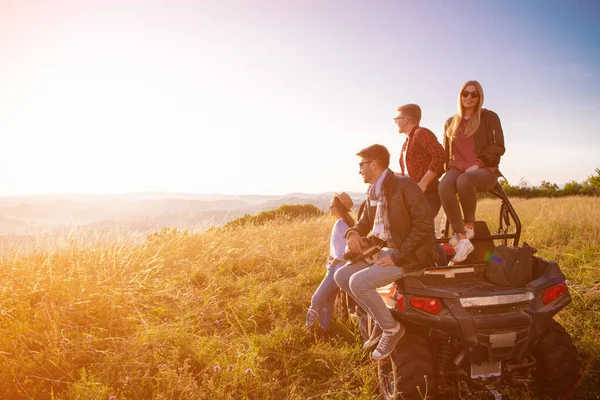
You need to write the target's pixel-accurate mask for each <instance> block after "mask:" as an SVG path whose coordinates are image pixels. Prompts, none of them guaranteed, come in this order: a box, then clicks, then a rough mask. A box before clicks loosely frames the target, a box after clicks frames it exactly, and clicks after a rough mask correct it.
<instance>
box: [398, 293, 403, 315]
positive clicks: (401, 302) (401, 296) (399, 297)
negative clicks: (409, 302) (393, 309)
mask: <svg viewBox="0 0 600 400" xmlns="http://www.w3.org/2000/svg"><path fill="white" fill-rule="evenodd" d="M396 304H397V305H398V312H404V295H403V294H402V293H398V296H397V298H396Z"/></svg>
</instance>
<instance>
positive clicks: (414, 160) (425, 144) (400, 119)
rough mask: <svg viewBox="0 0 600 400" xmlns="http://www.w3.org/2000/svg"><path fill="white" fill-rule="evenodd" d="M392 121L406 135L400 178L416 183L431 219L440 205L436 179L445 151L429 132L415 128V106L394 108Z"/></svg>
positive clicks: (418, 118) (418, 115)
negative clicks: (402, 176) (423, 196)
mask: <svg viewBox="0 0 600 400" xmlns="http://www.w3.org/2000/svg"><path fill="white" fill-rule="evenodd" d="M394 122H396V125H398V131H399V132H400V133H404V134H406V136H407V139H406V141H405V142H404V145H403V146H402V151H401V152H400V170H401V173H400V175H404V176H409V177H410V178H411V179H412V180H414V181H415V182H417V184H418V185H419V187H420V188H421V191H422V192H423V193H424V194H425V199H426V200H427V204H428V205H429V208H430V209H431V215H432V217H433V218H435V217H436V216H437V214H438V212H439V211H440V206H441V204H442V203H441V201H440V196H439V195H438V180H439V178H440V176H441V175H442V174H443V172H444V163H445V162H446V152H445V151H444V148H443V147H442V145H441V144H440V142H439V141H438V140H437V137H436V136H435V134H434V133H433V132H431V131H430V130H429V129H427V128H423V127H421V126H419V123H420V122H421V107H419V106H418V105H416V104H405V105H403V106H401V107H398V115H397V116H396V118H394Z"/></svg>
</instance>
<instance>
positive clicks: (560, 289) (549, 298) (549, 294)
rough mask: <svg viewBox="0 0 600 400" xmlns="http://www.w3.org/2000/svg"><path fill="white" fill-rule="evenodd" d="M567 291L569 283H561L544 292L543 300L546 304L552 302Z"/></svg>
mask: <svg viewBox="0 0 600 400" xmlns="http://www.w3.org/2000/svg"><path fill="white" fill-rule="evenodd" d="M566 292H567V285H565V284H564V283H559V284H558V285H554V286H552V287H550V288H548V289H546V290H544V291H543V292H542V301H543V302H544V304H549V303H552V302H553V301H554V300H556V299H558V298H559V297H560V296H562V295H563V294H565V293H566Z"/></svg>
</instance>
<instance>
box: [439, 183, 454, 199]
mask: <svg viewBox="0 0 600 400" xmlns="http://www.w3.org/2000/svg"><path fill="white" fill-rule="evenodd" d="M438 194H439V196H440V198H443V197H444V196H447V195H453V194H455V192H454V185H453V184H452V183H451V182H448V181H444V180H443V179H442V180H441V181H440V184H439V185H438Z"/></svg>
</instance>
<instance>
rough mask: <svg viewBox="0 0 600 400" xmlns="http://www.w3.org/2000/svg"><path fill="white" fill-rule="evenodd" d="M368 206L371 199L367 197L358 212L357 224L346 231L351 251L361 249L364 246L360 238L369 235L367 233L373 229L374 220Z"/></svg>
mask: <svg viewBox="0 0 600 400" xmlns="http://www.w3.org/2000/svg"><path fill="white" fill-rule="evenodd" d="M368 207H369V200H368V199H366V200H365V201H364V202H363V203H362V204H361V205H360V210H359V212H358V214H359V216H358V222H357V223H356V225H354V226H353V227H351V228H350V229H348V230H347V231H346V232H345V233H344V237H345V238H346V240H347V241H348V248H349V249H350V250H351V251H354V252H359V251H361V247H362V246H361V244H360V238H361V237H364V236H367V234H368V233H369V232H370V231H371V227H372V226H373V222H372V221H370V220H369V210H368ZM361 210H362V212H361Z"/></svg>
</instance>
